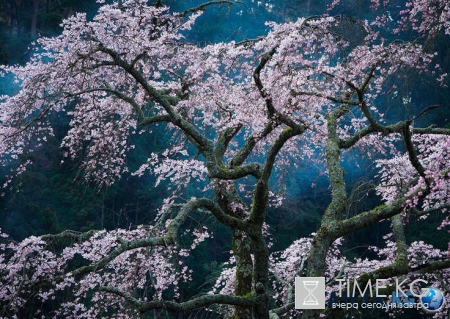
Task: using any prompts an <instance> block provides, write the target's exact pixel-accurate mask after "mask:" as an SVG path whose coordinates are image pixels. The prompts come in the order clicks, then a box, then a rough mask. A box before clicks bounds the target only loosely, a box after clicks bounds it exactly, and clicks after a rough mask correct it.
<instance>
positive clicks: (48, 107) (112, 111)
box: [0, 0, 450, 319]
mask: <svg viewBox="0 0 450 319" xmlns="http://www.w3.org/2000/svg"><path fill="white" fill-rule="evenodd" d="M335 2H336V1H335ZM425 2H426V3H428V2H429V3H431V4H432V8H433V9H432V10H431V9H429V10H425V9H424V8H426V7H427V4H425ZM373 3H374V5H373V6H374V8H375V9H377V8H378V6H377V5H378V2H377V1H373ZM418 3H419V2H411V3H408V4H407V5H406V6H405V8H404V11H402V17H405V19H401V20H400V22H401V23H399V25H398V28H397V29H396V30H395V32H397V33H401V32H402V30H403V29H404V28H405V27H406V24H407V23H408V20H407V18H409V19H412V18H414V19H412V24H411V25H412V27H413V29H415V30H416V31H417V32H418V38H419V36H420V35H421V34H422V33H426V32H428V31H429V30H433V32H435V33H436V32H445V33H448V11H449V7H448V5H447V4H446V3H445V1H443V0H442V1H432V0H430V1H420V6H419V5H418ZM422 3H424V4H423V5H422ZM218 4H221V5H232V4H233V1H231V0H212V1H210V2H207V3H205V4H203V5H200V6H199V7H196V8H192V9H189V10H186V11H184V12H179V13H173V12H171V11H170V10H169V8H167V7H165V6H163V4H162V3H161V1H157V2H156V4H155V5H148V4H147V1H143V0H124V1H120V2H118V3H113V4H104V5H103V6H102V7H101V8H100V9H99V12H98V14H97V15H96V16H95V17H94V18H93V19H92V21H89V20H87V19H86V15H85V14H80V13H79V14H76V15H74V16H72V17H71V18H69V19H67V20H65V21H64V25H63V28H64V30H63V32H62V34H61V35H60V36H58V37H54V38H42V39H40V40H38V45H39V47H40V49H41V50H40V51H39V52H37V53H36V54H35V55H34V56H33V58H32V59H31V61H30V62H29V63H27V64H26V65H25V66H13V67H7V66H3V67H2V72H3V73H13V74H14V75H15V76H16V81H17V83H18V84H19V85H20V87H21V89H20V90H19V91H18V92H17V94H15V95H14V96H3V97H2V100H1V101H2V102H1V104H0V154H2V157H1V158H2V161H3V162H4V163H7V162H11V161H15V160H17V158H19V157H20V156H21V155H22V154H24V153H25V152H32V150H33V148H35V147H39V146H41V145H42V144H43V143H45V141H46V137H47V136H49V135H52V134H53V131H52V127H51V125H50V122H51V121H50V119H51V116H53V115H55V114H67V115H68V116H70V119H71V120H70V128H69V130H68V131H67V133H66V135H65V137H64V139H63V141H62V145H61V147H62V148H63V149H64V150H65V152H66V153H65V156H66V158H68V159H74V158H80V159H81V168H82V169H83V171H84V173H85V175H84V176H85V178H86V179H87V180H89V181H95V182H97V183H98V184H99V185H100V186H108V185H111V184H112V183H114V181H115V180H117V179H119V178H121V177H122V176H123V175H125V174H134V175H137V176H142V175H144V174H154V175H155V176H156V177H157V184H158V183H160V182H162V181H164V182H166V183H169V184H170V185H172V186H171V188H170V192H171V195H170V196H169V197H167V198H166V199H164V204H163V206H162V207H161V208H160V210H159V211H158V214H157V217H156V219H155V221H154V224H152V225H141V226H138V227H136V228H133V229H129V230H124V229H116V230H111V231H106V230H99V231H94V230H92V231H89V232H86V233H78V232H74V231H65V232H63V233H61V234H56V235H44V236H40V237H29V238H27V239H25V240H23V241H22V242H14V241H8V237H7V235H6V234H3V233H1V236H2V238H3V241H2V244H1V245H0V249H1V254H0V278H1V282H2V285H1V286H0V304H1V305H2V307H1V308H2V310H1V311H0V316H2V317H20V315H21V314H23V313H24V311H26V310H25V309H26V308H27V307H28V305H30V304H33V303H42V305H45V307H44V306H42V307H38V308H37V309H39V310H37V312H36V313H35V314H33V316H41V315H46V313H44V311H48V312H49V313H51V315H53V316H63V317H77V318H78V317H80V318H81V317H85V318H100V317H111V316H114V317H124V318H125V317H136V316H138V315H141V314H145V313H150V312H152V311H156V310H167V311H171V312H186V311H191V310H194V309H198V308H208V309H211V311H220V309H225V310H224V311H225V312H228V314H227V315H226V316H231V313H233V316H234V317H235V318H261V319H264V318H269V317H270V318H277V317H281V316H285V315H289V314H291V311H292V310H293V308H294V303H293V278H294V277H295V276H300V275H307V276H326V278H327V282H328V286H329V287H328V288H327V289H333V284H334V283H335V279H336V278H339V277H343V276H353V277H355V278H359V280H360V281H361V283H364V282H368V280H369V279H371V278H372V279H373V278H387V279H389V278H395V277H396V276H411V278H412V277H413V276H417V275H418V274H420V273H428V274H430V276H431V277H433V276H434V277H433V278H435V280H436V281H438V280H441V283H442V285H448V284H449V281H448V280H449V279H448V278H449V277H448V271H447V270H446V269H448V268H449V267H450V259H448V256H447V254H446V253H444V252H441V251H437V250H433V249H431V247H430V246H427V245H426V244H424V243H413V244H411V245H409V246H408V244H407V242H406V239H405V235H404V229H403V228H404V223H405V222H406V220H405V215H406V214H414V215H416V216H420V217H425V216H427V215H429V214H434V213H436V212H438V211H447V209H448V206H449V205H448V202H449V191H450V190H449V182H448V178H449V172H450V170H449V169H450V167H449V165H450V164H449V163H450V152H449V146H450V138H449V135H450V130H449V129H447V128H440V127H435V126H426V127H420V126H417V125H416V124H415V123H416V122H417V121H418V119H419V118H421V117H423V116H424V115H425V112H426V111H428V112H432V111H433V110H434V109H435V108H437V106H435V105H431V106H428V107H425V108H424V109H423V110H417V111H416V113H415V115H414V116H413V117H411V118H407V119H404V118H402V119H399V118H395V116H394V115H395V112H394V114H390V113H389V110H388V109H386V108H385V107H384V105H383V101H385V100H387V99H389V96H387V95H389V94H395V90H388V89H387V88H388V86H390V85H392V84H391V83H395V81H394V80H395V79H398V80H399V81H401V80H402V79H403V78H404V76H410V75H411V74H414V76H421V75H423V74H426V73H427V72H428V71H431V72H436V69H439V67H438V68H436V65H435V63H434V57H435V54H434V52H428V51H427V50H425V49H424V47H423V46H422V45H421V42H420V41H413V42H405V41H389V40H388V39H386V38H384V37H383V36H382V35H381V34H382V33H381V32H380V28H382V27H383V23H384V22H386V19H384V20H383V19H378V20H376V21H375V24H372V23H371V22H369V21H357V20H355V19H353V18H346V17H344V16H333V15H331V14H325V15H324V16H314V17H309V18H300V19H298V20H297V21H295V22H291V23H283V24H277V23H268V26H269V27H270V31H269V32H268V34H267V35H266V36H264V37H259V38H257V39H249V40H245V41H242V42H239V43H236V42H228V43H215V44H202V45H199V44H196V43H190V42H189V41H188V40H187V38H188V37H187V36H186V35H187V34H189V32H190V30H191V27H192V26H193V24H194V23H195V20H196V18H197V17H198V16H199V15H200V14H202V12H203V11H204V10H205V9H206V8H207V7H208V6H211V5H218ZM384 5H388V2H385V3H384ZM430 10H431V11H430ZM433 10H434V11H433ZM432 11H433V12H435V11H436V12H440V13H441V14H440V15H435V14H434V13H433V12H432ZM330 12H332V11H330ZM446 17H447V18H446ZM431 19H435V20H431ZM350 33H351V34H352V36H353V37H352V38H349V37H348V36H347V35H348V34H350ZM439 71H442V72H441V74H440V75H439V76H438V77H437V80H438V81H440V82H441V83H443V82H442V81H443V79H444V76H445V74H444V73H445V70H439ZM394 89H395V88H394ZM399 90H400V88H399ZM443 107H445V106H443ZM386 112H387V113H386ZM159 129H164V130H166V131H167V134H171V135H172V136H173V138H172V139H171V141H170V144H169V145H167V146H166V149H165V151H163V152H161V153H156V152H155V153H150V154H148V157H147V160H146V161H145V162H143V163H142V165H141V166H140V168H139V169H137V170H134V171H131V172H130V167H128V165H127V164H128V163H127V156H128V155H129V154H130V153H131V152H132V151H133V148H134V145H133V144H132V141H133V139H132V136H133V135H135V134H147V135H151V134H152V130H159ZM357 156H359V157H367V158H368V159H370V161H371V163H372V164H376V165H377V167H378V177H377V178H378V181H379V182H378V184H377V188H376V190H377V192H378V194H379V196H380V198H381V199H382V200H383V201H384V204H383V205H381V206H377V207H372V208H371V209H368V210H365V211H359V212H357V213H356V214H352V215H349V214H347V212H348V207H349V200H348V189H347V181H346V179H345V170H344V166H343V159H344V157H345V158H352V157H357ZM317 162H320V163H321V165H324V167H326V174H327V176H328V180H329V189H330V193H331V201H330V202H329V204H328V206H327V208H326V209H325V211H324V212H323V216H322V221H321V224H320V227H319V228H318V229H317V231H316V232H315V233H314V234H312V235H311V238H302V239H295V241H293V243H292V245H291V246H290V247H289V248H288V249H286V251H284V252H278V253H277V252H275V253H272V254H271V253H270V250H269V242H268V237H267V236H268V235H269V234H268V231H267V225H266V224H265V219H266V215H267V214H268V207H269V206H270V205H279V204H280V202H282V190H283V187H282V185H277V183H276V181H277V177H278V176H280V175H281V174H283V172H286V171H288V172H290V174H291V173H294V172H296V173H299V174H301V171H300V172H298V167H299V164H302V163H305V164H308V163H317ZM29 164H30V163H29V162H24V163H22V164H21V165H20V166H19V167H18V168H17V170H16V171H15V172H14V174H12V177H11V178H14V176H13V175H18V174H21V172H23V171H24V170H26V167H27V165H29ZM9 183H10V179H9V180H8V181H7V183H6V185H5V187H7V186H8V184H9ZM155 186H157V185H155ZM187 186H189V187H190V193H191V195H190V197H189V198H187V199H186V196H184V195H185V194H186V188H187ZM307 187H309V186H307ZM192 189H196V194H194V195H192V192H194V191H192ZM193 213H200V214H203V215H204V216H207V217H209V218H205V222H204V223H199V224H198V226H196V227H190V228H188V229H187V230H186V227H187V224H188V223H187V222H186V221H187V220H188V218H189V216H190V215H192V214H193ZM212 219H213V220H215V222H217V223H221V224H223V225H225V226H227V227H229V229H230V230H231V238H230V242H231V244H230V247H231V250H232V259H231V261H230V267H225V268H224V272H223V273H222V275H221V276H220V277H219V278H218V281H217V284H216V286H215V287H214V288H213V289H212V290H211V292H210V293H209V294H205V295H197V296H195V297H192V299H190V300H182V299H181V298H179V291H178V286H179V284H180V283H182V282H186V281H189V280H190V279H191V272H192V271H191V270H189V265H188V263H187V262H186V260H187V258H188V256H189V254H190V251H191V250H193V249H196V247H198V245H199V243H200V242H202V241H205V240H208V238H210V237H211V236H213V234H211V233H210V231H209V227H208V226H210V225H209V224H208V223H210V221H211V220H212ZM383 220H391V224H392V235H391V237H390V239H389V240H390V241H389V242H388V244H387V246H386V247H385V248H381V249H380V248H373V249H374V250H375V251H378V253H379V254H380V258H379V259H377V260H362V259H361V260H349V259H347V258H346V257H345V256H344V255H343V254H342V252H340V250H339V247H340V244H341V241H342V238H343V237H345V236H346V235H349V234H351V233H353V232H356V231H358V230H361V229H364V228H366V227H368V226H371V225H374V224H376V223H379V222H380V221H383ZM448 224H450V223H449V222H448V219H445V220H444V222H443V224H442V227H446V226H447V225H448ZM299 227H302V225H299ZM187 242H188V243H189V244H186V243H187ZM424 252H426V253H424ZM417 256H420V258H421V259H420V262H418V257H417ZM436 271H439V273H440V276H437V275H433V274H435V272H436ZM438 277H439V278H438ZM62 294H64V295H65V297H64V298H61V297H60V296H61V295H62ZM273 299H275V301H276V302H273V301H272V300H273ZM55 303H56V304H57V306H54V304H55ZM218 305H221V306H225V308H217V307H216V306H218ZM44 309H45V310H44ZM47 309H50V310H47ZM231 309H232V310H231ZM438 315H439V314H438ZM301 316H302V318H316V317H318V316H319V311H318V310H308V311H306V310H305V311H303V312H302V314H301ZM332 316H333V317H336V314H332Z"/></svg>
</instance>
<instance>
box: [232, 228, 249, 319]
mask: <svg viewBox="0 0 450 319" xmlns="http://www.w3.org/2000/svg"><path fill="white" fill-rule="evenodd" d="M232 236H233V237H232V248H233V254H234V257H235V259H236V282H235V286H234V293H235V295H236V296H245V295H248V294H250V293H251V291H252V279H253V276H252V275H253V262H252V257H251V254H250V240H249V238H248V236H247V235H246V234H245V233H243V232H242V231H239V230H233V232H232ZM234 318H235V319H251V318H252V313H251V309H249V308H243V307H238V306H236V307H235V311H234Z"/></svg>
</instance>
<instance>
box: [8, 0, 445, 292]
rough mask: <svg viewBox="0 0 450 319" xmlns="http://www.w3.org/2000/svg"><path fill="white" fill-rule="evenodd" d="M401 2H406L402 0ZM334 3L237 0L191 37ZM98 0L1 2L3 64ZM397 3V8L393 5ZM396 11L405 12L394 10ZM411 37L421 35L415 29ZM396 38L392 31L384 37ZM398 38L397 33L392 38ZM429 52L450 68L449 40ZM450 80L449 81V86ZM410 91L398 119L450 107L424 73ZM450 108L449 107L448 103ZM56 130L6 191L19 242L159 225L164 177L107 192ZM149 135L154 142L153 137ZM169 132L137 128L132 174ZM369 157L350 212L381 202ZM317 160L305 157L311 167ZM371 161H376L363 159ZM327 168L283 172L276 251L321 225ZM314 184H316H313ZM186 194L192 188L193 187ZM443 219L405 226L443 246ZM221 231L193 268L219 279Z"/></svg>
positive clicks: (438, 115) (369, 234)
mask: <svg viewBox="0 0 450 319" xmlns="http://www.w3.org/2000/svg"><path fill="white" fill-rule="evenodd" d="M399 1H400V0H399ZM201 2H202V1H198V0H186V1H176V0H166V1H163V3H164V4H166V5H169V6H171V10H174V11H182V10H184V9H187V8H189V7H192V6H195V5H198V4H199V3H201ZM330 2H331V1H329V0H319V1H313V0H272V1H263V0H261V1H256V0H255V1H253V0H247V1H244V4H237V5H234V6H231V7H229V6H225V5H222V6H217V7H211V8H209V9H208V11H207V12H206V13H205V14H204V15H203V16H202V17H200V18H199V20H198V23H197V24H196V26H195V29H194V32H192V34H193V35H191V36H190V38H188V40H189V41H197V42H218V41H229V40H236V41H240V40H243V39H246V38H254V37H257V36H260V35H263V34H264V32H265V31H267V27H266V25H265V22H266V21H270V20H272V21H278V22H287V21H292V20H294V19H296V18H297V17H300V16H310V15H315V14H321V13H324V12H326V8H327V5H328V4H329V3H330ZM369 5H370V1H368V0H367V1H364V0H347V1H345V3H344V5H343V6H341V7H340V8H339V9H337V10H335V11H333V12H332V14H346V15H351V16H354V17H357V18H361V19H364V18H370V15H371V14H373V13H371V11H370V10H369V9H368V8H369ZM98 6H99V5H98V4H97V3H96V2H95V0H0V64H24V63H26V62H27V60H28V59H29V58H30V56H31V54H32V52H33V50H38V49H39V48H38V46H37V45H36V44H34V41H35V40H36V38H37V37H40V36H45V37H51V36H54V35H57V34H58V33H59V32H61V27H60V23H61V21H62V19H64V18H67V17H69V16H70V15H73V14H74V13H75V12H87V14H88V17H92V16H93V15H94V13H95V11H96V9H97V8H98ZM394 8H395V6H394ZM389 14H390V15H391V16H392V17H393V19H394V20H395V18H396V17H397V16H398V12H394V11H392V12H389ZM410 36H411V38H412V37H414V33H413V32H411V33H410ZM386 37H390V35H388V34H387V35H386ZM392 39H393V38H392ZM425 45H428V46H429V50H430V51H431V50H435V51H438V52H439V53H440V55H439V56H438V59H439V61H438V63H439V64H440V65H441V67H442V68H443V69H444V70H450V39H449V37H448V36H447V37H446V36H445V35H439V36H438V37H436V38H435V39H433V41H432V42H429V43H425ZM447 82H448V80H447ZM447 84H450V83H447ZM400 85H401V87H402V89H403V91H401V93H400V94H398V96H396V97H395V98H393V99H389V100H385V101H380V102H382V103H385V104H386V105H392V115H393V117H394V116H395V117H398V116H399V114H402V116H404V117H408V118H411V117H412V116H411V115H412V114H414V113H417V110H422V109H423V108H424V107H426V106H428V105H431V104H441V105H444V106H445V105H446V104H447V103H448V101H450V90H449V89H443V88H441V87H439V86H437V85H436V83H435V81H434V80H433V79H432V78H431V77H430V78H429V79H427V78H421V82H417V81H414V80H413V79H408V78H405V79H404V83H401V84H400ZM15 90H16V87H15V86H14V83H13V81H12V79H11V78H9V77H5V78H1V79H0V95H1V94H13V93H14V91H15ZM447 106H448V105H447ZM445 109H447V110H448V107H446V108H441V110H438V111H434V112H433V113H432V114H431V113H430V114H428V115H427V116H425V117H423V118H421V121H422V123H421V124H422V125H426V124H427V122H428V121H429V122H434V123H435V124H437V125H439V126H446V127H449V123H450V114H448V111H447V112H445ZM53 121H54V124H55V127H56V129H55V136H54V137H52V138H50V139H49V140H48V143H47V144H45V146H44V147H42V148H40V149H38V150H36V151H34V152H33V153H30V154H28V155H23V156H22V157H21V158H19V159H18V161H17V162H16V163H15V165H19V164H20V163H23V162H25V161H27V160H32V161H33V165H31V166H30V168H29V169H28V170H27V171H26V172H25V173H23V174H21V175H20V176H19V177H18V178H16V179H15V180H14V182H13V184H12V186H11V187H9V188H6V189H0V193H2V195H3V196H1V197H0V228H1V230H2V231H3V232H6V233H8V234H10V236H11V238H13V239H15V240H21V239H23V238H25V237H27V236H30V235H41V234H45V233H58V232H61V231H63V230H65V229H72V230H76V231H87V230H90V229H113V228H118V227H121V228H130V227H135V226H136V225H139V224H146V223H151V222H152V220H153V218H154V217H155V214H156V211H157V208H158V207H159V206H160V205H161V203H162V199H163V198H164V197H166V195H167V185H164V183H162V184H161V185H159V186H158V187H154V184H155V180H154V178H153V177H152V176H146V177H145V176H144V177H141V178H136V177H134V176H131V175H129V176H124V177H123V178H122V179H121V180H119V181H118V182H117V183H116V184H115V185H113V186H111V187H109V188H106V189H99V188H98V187H97V186H96V185H93V184H90V183H88V182H86V181H85V180H84V179H83V175H82V172H80V171H79V169H78V163H77V162H76V161H72V162H71V161H68V160H65V162H64V163H63V164H61V161H62V154H63V152H64V150H62V149H60V148H59V146H60V143H61V138H62V136H63V135H64V133H65V132H66V131H67V130H68V122H69V118H67V117H63V116H61V115H55V116H54V118H53ZM149 137H150V138H152V139H153V140H150V141H149ZM170 138H171V137H170V136H168V135H167V134H166V133H165V132H164V130H163V129H160V131H159V133H158V134H153V135H146V134H143V135H138V136H136V137H135V141H134V143H135V145H136V149H135V150H133V152H132V153H131V154H129V158H128V160H129V163H130V166H131V171H133V168H135V169H137V168H138V166H139V165H140V164H141V163H143V162H144V161H145V159H146V157H147V155H148V154H149V153H150V152H157V151H158V150H162V149H163V148H164V145H165V144H166V143H167V141H168V140H169V139H170ZM365 160H367V159H362V158H361V159H349V163H348V165H347V175H346V178H347V180H348V187H349V189H354V191H353V192H351V195H350V197H349V199H350V201H351V202H350V204H349V207H350V209H349V214H354V213H356V212H358V211H360V210H361V209H363V208H367V207H360V206H359V205H360V204H359V201H358V199H359V198H360V197H361V196H362V195H364V196H368V197H369V198H370V199H371V200H370V201H369V202H367V201H366V202H365V203H366V204H365V205H368V204H367V203H369V204H370V205H371V206H375V205H377V204H379V203H378V201H379V199H378V197H377V196H376V195H375V192H374V191H373V188H374V184H375V175H374V171H372V170H369V171H367V170H366V171H362V170H361V169H358V165H355V163H356V164H358V161H360V163H359V164H363V163H362V161H365ZM309 164H311V163H305V165H309ZM359 166H360V167H372V169H374V165H359ZM12 169H14V167H13V166H7V167H0V186H1V185H3V184H4V183H5V182H6V180H7V179H8V177H7V176H8V174H10V172H11V170H12ZM323 171H324V168H323V167H316V169H315V170H310V169H308V170H305V171H300V173H299V174H297V175H286V176H283V177H282V178H284V184H285V185H286V190H287V193H286V194H285V197H286V200H285V203H284V204H283V205H282V207H279V208H276V209H273V211H271V212H270V213H269V214H268V220H267V222H268V223H269V225H270V229H271V233H272V235H273V240H274V246H273V248H272V249H274V250H280V249H284V248H286V247H287V246H288V245H289V244H290V243H291V242H292V240H293V239H296V238H299V237H302V236H308V235H309V234H311V233H312V232H314V231H315V230H316V229H317V227H318V225H319V221H320V218H321V212H322V211H323V210H324V208H325V207H326V204H327V203H328V201H329V195H328V194H329V192H328V187H327V186H328V182H327V178H326V176H325V175H324V174H323ZM313 183H314V184H315V187H311V185H312V184H313ZM186 195H187V196H188V195H189V190H187V194H186ZM442 219H443V216H440V215H434V216H430V217H428V220H427V221H426V223H423V222H420V223H418V222H416V221H415V220H414V217H412V216H411V218H410V220H409V224H408V225H407V229H406V230H407V235H408V239H409V240H410V241H413V240H425V241H426V242H428V243H430V244H433V245H435V246H436V247H439V248H441V249H447V243H448V242H449V241H450V236H449V234H448V232H447V231H446V230H442V231H438V230H437V227H438V226H439V224H440V221H441V220H442ZM212 230H213V232H214V238H213V239H212V240H209V241H208V242H207V243H203V244H202V245H204V249H197V250H196V251H195V252H194V255H193V258H195V259H196V260H201V261H202V263H201V264H198V265H195V266H194V268H195V267H197V268H200V269H198V270H200V271H195V272H194V273H203V274H208V275H207V277H206V280H209V279H211V280H212V279H213V278H215V276H217V275H218V273H219V271H220V264H217V263H215V262H214V263H213V262H212V260H216V261H217V260H218V261H221V260H222V261H226V260H228V257H229V255H228V251H229V249H230V248H229V247H227V246H226V245H227V244H226V243H228V242H229V240H228V239H229V233H228V230H227V229H226V228H225V227H224V226H219V225H217V226H216V229H212ZM389 231H390V229H389V224H388V223H380V224H378V225H376V226H373V227H371V228H370V229H365V230H364V231H360V232H358V233H355V234H353V235H351V238H346V241H345V242H346V245H347V247H346V248H347V251H348V254H349V256H361V255H364V254H365V253H366V250H367V247H368V245H373V244H376V245H382V243H380V242H376V241H375V238H381V236H380V234H384V233H387V232H389ZM204 282H205V277H202V278H194V282H193V283H191V285H192V287H200V286H201V285H202V284H203V283H204Z"/></svg>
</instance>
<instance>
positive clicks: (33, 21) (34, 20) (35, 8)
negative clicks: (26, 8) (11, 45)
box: [30, 0, 40, 39]
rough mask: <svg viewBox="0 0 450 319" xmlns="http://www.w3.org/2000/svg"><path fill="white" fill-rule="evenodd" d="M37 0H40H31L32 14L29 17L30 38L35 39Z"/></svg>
mask: <svg viewBox="0 0 450 319" xmlns="http://www.w3.org/2000/svg"><path fill="white" fill-rule="evenodd" d="M39 1H40V0H33V16H32V17H31V28H30V36H31V38H32V39H35V38H36V36H37V34H36V29H37V16H38V11H39V10H38V9H39Z"/></svg>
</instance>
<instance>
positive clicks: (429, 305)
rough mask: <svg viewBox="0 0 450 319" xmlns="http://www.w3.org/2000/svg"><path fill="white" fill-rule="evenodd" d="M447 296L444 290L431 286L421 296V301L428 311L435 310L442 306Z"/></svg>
mask: <svg viewBox="0 0 450 319" xmlns="http://www.w3.org/2000/svg"><path fill="white" fill-rule="evenodd" d="M444 302H445V298H444V294H443V293H442V291H440V290H439V289H437V288H434V287H431V288H429V289H428V291H427V292H426V293H425V294H424V295H422V297H420V303H421V304H422V306H423V308H424V309H425V310H427V311H431V312H435V311H438V310H439V309H441V308H442V306H443V305H444Z"/></svg>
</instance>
